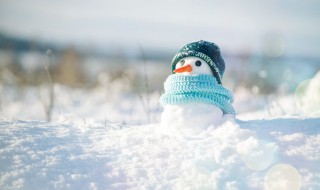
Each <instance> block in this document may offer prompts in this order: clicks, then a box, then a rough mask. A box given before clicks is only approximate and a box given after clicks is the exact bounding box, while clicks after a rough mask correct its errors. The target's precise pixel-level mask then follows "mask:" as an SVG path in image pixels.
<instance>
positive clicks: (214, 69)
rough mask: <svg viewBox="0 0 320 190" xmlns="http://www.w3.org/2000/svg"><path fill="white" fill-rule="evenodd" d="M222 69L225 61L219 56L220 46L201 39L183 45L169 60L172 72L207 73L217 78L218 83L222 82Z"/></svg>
mask: <svg viewBox="0 0 320 190" xmlns="http://www.w3.org/2000/svg"><path fill="white" fill-rule="evenodd" d="M197 61H198V62H197ZM199 61H200V62H201V63H200V62H199ZM188 65H189V66H188ZM197 65H200V66H197ZM183 66H185V68H183ZM207 66H209V68H210V69H211V72H209V71H208V70H209V69H207V68H208V67H207ZM224 70H225V63H224V60H223V58H222V56H221V53H220V48H219V47H218V46H217V45H216V44H214V43H212V42H207V41H203V40H200V41H197V42H192V43H189V44H186V45H185V46H183V47H182V48H181V49H180V50H179V51H178V52H177V53H176V55H175V56H174V57H173V59H172V62H171V71H172V73H175V74H209V75H213V76H214V77H215V78H216V79H217V82H218V84H222V83H221V81H222V77H223V73H224Z"/></svg>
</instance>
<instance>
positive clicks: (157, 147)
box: [0, 115, 320, 189]
mask: <svg viewBox="0 0 320 190" xmlns="http://www.w3.org/2000/svg"><path fill="white" fill-rule="evenodd" d="M159 125H160V124H150V125H138V126H120V125H116V124H111V123H106V124H105V123H96V122H86V123H84V122H83V123H79V122H76V121H72V120H68V119H66V118H63V119H61V120H60V121H58V122H52V123H48V122H40V121H23V120H14V119H6V118H1V119H0V127H1V129H0V139H1V140H0V187H1V189H263V188H266V189H300V186H301V189H320V164H319V163H320V150H319V147H320V134H319V132H320V128H319V126H320V118H312V117H309V116H307V115H305V116H296V117H282V118H274V119H268V120H262V119H257V120H239V119H236V120H235V121H227V122H225V123H223V124H221V125H218V126H211V127H208V128H207V129H205V130H203V131H202V132H201V133H199V134H198V135H195V136H192V137H184V136H167V135H163V134H161V133H158V132H157V128H158V127H159Z"/></svg>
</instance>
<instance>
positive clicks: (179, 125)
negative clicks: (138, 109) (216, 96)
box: [160, 57, 232, 136]
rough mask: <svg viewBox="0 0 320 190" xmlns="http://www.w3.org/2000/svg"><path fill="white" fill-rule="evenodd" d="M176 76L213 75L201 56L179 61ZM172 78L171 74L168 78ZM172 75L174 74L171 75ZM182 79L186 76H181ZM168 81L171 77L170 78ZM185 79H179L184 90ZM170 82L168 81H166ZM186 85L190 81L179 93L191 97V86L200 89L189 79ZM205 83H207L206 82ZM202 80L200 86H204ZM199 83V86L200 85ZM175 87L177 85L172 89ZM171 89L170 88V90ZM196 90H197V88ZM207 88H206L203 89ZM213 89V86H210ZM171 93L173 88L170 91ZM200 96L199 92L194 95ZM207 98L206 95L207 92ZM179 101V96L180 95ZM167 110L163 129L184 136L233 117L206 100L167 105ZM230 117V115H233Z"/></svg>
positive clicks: (162, 121)
mask: <svg viewBox="0 0 320 190" xmlns="http://www.w3.org/2000/svg"><path fill="white" fill-rule="evenodd" d="M174 73H175V74H174V75H177V76H178V75H180V76H195V77H197V76H199V75H209V76H211V75H212V71H211V69H210V67H209V65H208V64H207V63H206V62H205V61H204V60H202V59H200V58H198V57H185V58H183V59H182V60H180V61H179V62H178V63H177V64H176V66H175V70H174ZM169 78H170V77H169ZM171 78H172V77H171ZM181 78H182V79H183V77H181ZM167 80H168V79H167ZM183 82H184V81H178V83H181V84H179V85H180V86H179V88H181V89H183V90H185V88H184V87H183ZM166 83H169V84H170V83H171V81H166ZM166 83H165V86H166V85H169V84H166ZM185 83H186V84H185V85H186V87H187V85H188V84H187V83H189V86H188V90H186V92H184V94H183V93H181V95H180V94H179V92H178V93H176V94H177V96H181V97H182V98H183V96H191V95H190V94H192V90H193V89H192V88H197V87H196V85H194V87H193V85H192V84H191V87H190V83H191V82H190V81H188V80H186V81H185ZM203 85H205V84H203ZM203 85H202V83H200V88H201V87H202V86H203ZM198 86H199V85H198ZM173 89H176V88H173ZM167 90H168V89H167ZM194 90H196V89H194ZM203 90H204V91H206V89H203ZM208 90H212V89H208ZM168 91H169V92H167V93H170V91H171V90H170V89H169V90H168ZM192 96H194V97H198V96H197V95H192ZM204 97H205V95H204ZM178 100H179V98H178ZM163 106H164V111H163V113H162V115H161V125H160V131H161V132H162V133H165V134H181V135H188V136H190V135H196V134H199V133H200V132H202V131H203V130H204V129H206V128H208V127H210V126H213V125H214V126H217V125H220V124H221V123H222V122H224V121H225V120H226V119H229V118H232V116H231V115H230V114H225V113H224V111H223V110H222V109H221V108H220V107H219V106H217V105H216V104H212V103H208V102H206V101H204V102H203V101H189V100H188V101H186V102H183V103H181V102H180V103H177V104H176V103H173V104H165V105H163ZM230 116H231V117H230Z"/></svg>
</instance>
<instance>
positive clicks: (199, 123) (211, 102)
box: [159, 40, 235, 136]
mask: <svg viewBox="0 0 320 190" xmlns="http://www.w3.org/2000/svg"><path fill="white" fill-rule="evenodd" d="M171 70H172V74H171V75H169V76H168V78H167V79H166V81H165V82H164V90H165V92H164V94H162V95H161V97H160V103H161V104H162V106H163V107H164V111H163V112H162V114H161V124H160V127H159V131H160V132H161V133H164V134H168V135H184V136H193V135H197V134H199V133H201V132H202V131H204V130H205V129H207V128H208V127H211V126H218V125H220V124H222V123H223V122H224V121H226V120H230V119H233V118H234V117H235V111H234V108H233V106H232V102H233V95H232V92H231V91H229V90H228V89H226V88H224V87H223V86H222V76H223V73H224V70H225V63H224V60H223V58H222V57H221V54H220V49H219V47H218V46H217V45H215V44H214V43H211V42H207V41H203V40H201V41H197V42H192V43H189V44H187V45H185V46H183V47H182V48H181V49H180V51H178V53H177V54H176V55H175V56H174V58H173V60H172V69H171Z"/></svg>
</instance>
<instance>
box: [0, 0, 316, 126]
mask: <svg viewBox="0 0 320 190" xmlns="http://www.w3.org/2000/svg"><path fill="white" fill-rule="evenodd" d="M319 23H320V1H318V0H306V1H298V0H282V1H278V0H263V1H255V0H244V1H235V0H233V1H231V0H226V1H216V0H199V1H192V0H183V1H182V0H177V1H169V0H162V1H147V0H135V1H129V0H119V1H110V0H101V1H100V0H93V1H83V0H69V1H63V0H56V1H49V0H23V1H22V0H20V1H19V0H1V1H0V90H1V97H0V114H1V115H2V116H4V117H15V118H21V119H46V120H52V119H58V120H68V117H77V118H78V119H79V120H84V121H85V122H86V120H88V118H93V119H95V120H99V121H104V122H107V121H108V122H111V121H112V122H119V123H130V124H140V123H145V122H158V121H159V117H160V113H161V109H162V108H161V106H160V105H159V103H158V98H159V96H160V94H161V93H162V92H163V82H164V81H165V79H166V77H167V76H168V75H169V74H170V69H171V67H170V64H171V59H172V58H173V56H174V55H175V53H176V52H177V51H178V50H179V49H180V48H181V47H182V46H183V45H185V44H186V43H189V42H192V41H197V40H207V41H211V42H215V43H216V44H217V45H218V46H219V47H220V49H221V51H222V55H223V57H224V59H225V62H226V72H225V75H224V79H223V84H224V86H226V87H227V88H229V89H231V90H232V91H233V92H234V93H235V99H236V102H235V107H236V110H237V111H238V113H240V114H241V113H248V112H253V111H257V110H264V111H265V112H268V114H269V115H277V114H279V113H280V114H287V113H289V112H290V113H299V112H300V111H301V110H303V109H304V108H303V109H302V108H301V107H299V106H297V94H298V99H299V97H304V96H305V94H306V93H307V92H305V91H306V86H308V85H309V83H308V81H309V82H310V81H311V80H310V79H312V78H313V77H314V76H315V75H316V73H317V72H318V71H319V69H320V55H319V54H320V24H319ZM299 86H300V87H299ZM318 86H319V85H318ZM319 88H320V87H319ZM319 91H320V90H319ZM319 91H317V92H316V93H315V94H314V96H317V95H319V94H320V92H319ZM288 96H295V103H283V102H286V101H287V99H285V100H282V99H280V97H288ZM300 99H301V98H300ZM318 99H319V98H318ZM318 99H316V102H314V101H313V104H316V103H317V100H318ZM299 101H300V100H298V102H299ZM301 102H303V101H302V100H301V101H300V103H301ZM291 104H292V105H291ZM298 104H299V103H298ZM319 104H320V103H319ZM272 105H276V106H273V107H276V111H272V110H274V109H273V108H272ZM309 106H310V105H309ZM289 107H290V108H289ZM289 109H290V110H293V111H287V110H289ZM306 109H309V110H310V109H314V108H306ZM142 115H143V117H142ZM251 116H252V115H251Z"/></svg>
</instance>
